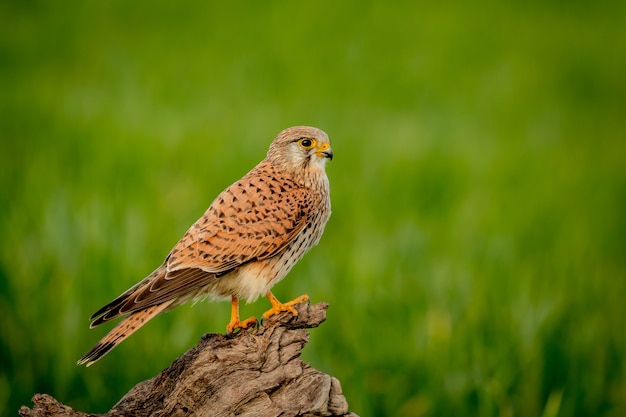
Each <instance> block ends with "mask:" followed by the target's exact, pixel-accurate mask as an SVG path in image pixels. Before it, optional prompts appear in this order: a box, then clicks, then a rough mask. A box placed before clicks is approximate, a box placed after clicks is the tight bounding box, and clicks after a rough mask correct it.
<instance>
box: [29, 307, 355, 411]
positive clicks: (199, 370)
mask: <svg viewBox="0 0 626 417" xmlns="http://www.w3.org/2000/svg"><path fill="white" fill-rule="evenodd" d="M327 308H328V305H327V304H326V303H319V304H316V305H313V306H309V305H300V306H297V309H298V312H299V314H298V316H297V317H293V316H292V315H291V314H290V313H282V314H279V315H277V316H274V317H271V318H270V319H269V320H268V321H267V322H266V323H264V324H263V325H262V326H260V327H259V328H258V329H256V330H255V331H242V332H240V333H238V334H236V335H234V336H229V335H222V334H206V335H204V336H203V337H202V339H201V340H200V342H199V343H198V345H197V346H195V347H194V348H192V349H190V350H189V351H187V352H186V353H185V354H184V355H183V356H181V357H180V358H178V359H176V360H175V361H174V362H173V363H172V364H171V365H170V366H169V367H168V368H167V369H165V370H163V371H162V372H161V373H159V374H158V375H157V376H155V377H154V378H152V379H149V380H146V381H143V382H140V383H139V384H137V385H136V386H135V387H133V388H132V389H131V390H130V391H129V392H128V393H127V394H126V395H125V396H124V397H123V398H122V399H121V400H120V401H119V402H118V403H117V404H115V405H114V406H113V408H112V409H111V410H110V411H109V412H108V413H107V414H98V416H111V417H112V416H235V415H240V416H356V415H355V414H353V413H350V412H349V411H348V403H347V402H346V399H345V397H344V396H343V394H342V392H341V385H340V383H339V381H338V380H337V379H335V378H333V377H332V376H330V375H327V374H324V373H323V372H320V371H318V370H316V369H313V368H311V367H310V365H308V364H306V363H304V362H303V361H302V360H301V358H300V353H301V350H302V348H303V347H304V345H305V344H306V343H307V341H308V339H309V334H308V331H307V330H304V329H307V328H313V327H317V326H319V325H320V323H322V322H323V321H324V320H326V309H327ZM33 403H34V407H33V408H32V409H30V408H28V407H26V406H23V407H22V408H21V409H20V411H19V414H20V415H21V416H23V417H43V416H46V417H52V416H64V417H87V416H95V415H94V414H87V413H83V412H80V411H76V410H74V409H72V408H71V407H68V406H66V405H63V404H61V403H59V402H58V401H57V400H55V399H54V398H52V397H51V396H49V395H46V394H36V395H35V396H34V397H33Z"/></svg>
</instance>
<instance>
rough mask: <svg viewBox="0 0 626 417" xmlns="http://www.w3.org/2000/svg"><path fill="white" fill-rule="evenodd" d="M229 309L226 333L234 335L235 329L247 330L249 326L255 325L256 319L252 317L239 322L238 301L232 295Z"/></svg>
mask: <svg viewBox="0 0 626 417" xmlns="http://www.w3.org/2000/svg"><path fill="white" fill-rule="evenodd" d="M230 308H231V310H230V323H228V325H227V326H226V331H227V332H228V333H234V332H235V330H237V329H247V328H248V327H250V325H256V324H257V319H256V318H254V317H250V318H249V319H246V320H244V321H243V322H241V321H239V299H238V298H237V297H235V296H234V295H233V296H232V297H231V306H230Z"/></svg>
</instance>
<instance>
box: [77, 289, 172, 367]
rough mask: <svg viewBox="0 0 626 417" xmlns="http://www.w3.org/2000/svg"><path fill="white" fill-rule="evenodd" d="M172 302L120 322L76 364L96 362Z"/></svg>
mask: <svg viewBox="0 0 626 417" xmlns="http://www.w3.org/2000/svg"><path fill="white" fill-rule="evenodd" d="M173 302H174V300H168V301H166V302H164V303H162V304H158V305H155V306H151V307H148V308H145V309H143V310H140V311H137V312H135V313H132V314H131V315H130V316H128V317H126V318H125V319H124V320H122V321H121V322H120V323H119V324H118V325H117V326H115V327H114V328H113V329H112V330H111V331H110V332H109V334H107V335H106V336H104V337H103V338H102V340H100V341H99V342H98V343H97V344H96V345H95V346H94V347H93V348H91V350H90V351H89V352H87V353H86V354H85V356H83V357H82V358H80V359H79V360H78V362H77V364H78V365H83V364H85V363H86V364H87V366H90V365H91V364H93V363H95V362H97V361H98V360H99V359H100V358H102V357H103V356H104V355H106V354H107V353H109V351H110V350H111V349H113V348H114V347H115V346H117V345H119V344H120V343H122V341H123V340H124V339H126V338H127V337H128V336H130V335H131V334H133V333H135V332H136V331H137V330H139V328H140V327H141V326H143V325H144V324H146V323H147V322H148V321H149V320H150V319H152V318H153V317H155V316H157V315H158V314H159V313H161V312H162V311H163V310H165V309H166V308H167V307H168V306H169V305H170V304H172V303H173Z"/></svg>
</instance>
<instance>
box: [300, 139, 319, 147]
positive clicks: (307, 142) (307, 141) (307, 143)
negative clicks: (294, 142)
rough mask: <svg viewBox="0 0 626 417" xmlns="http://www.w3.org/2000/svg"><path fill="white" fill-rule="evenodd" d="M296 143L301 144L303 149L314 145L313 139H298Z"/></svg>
mask: <svg viewBox="0 0 626 417" xmlns="http://www.w3.org/2000/svg"><path fill="white" fill-rule="evenodd" d="M298 145H300V146H302V147H303V148H304V149H311V148H312V147H314V146H315V139H307V138H305V139H300V140H299V141H298Z"/></svg>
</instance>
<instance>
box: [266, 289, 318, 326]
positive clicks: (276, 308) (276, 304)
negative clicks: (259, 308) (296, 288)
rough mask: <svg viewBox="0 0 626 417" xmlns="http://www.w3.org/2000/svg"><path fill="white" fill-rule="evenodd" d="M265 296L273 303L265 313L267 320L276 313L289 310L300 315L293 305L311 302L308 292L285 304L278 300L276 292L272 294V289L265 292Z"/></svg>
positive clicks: (295, 314)
mask: <svg viewBox="0 0 626 417" xmlns="http://www.w3.org/2000/svg"><path fill="white" fill-rule="evenodd" d="M265 296H266V297H267V299H268V300H270V303H272V308H270V309H269V310H267V311H266V312H265V313H263V318H264V319H265V320H267V319H269V318H270V317H272V316H273V315H274V314H278V313H282V312H283V311H288V312H290V313H291V314H293V315H294V316H297V315H298V310H296V309H295V308H293V306H294V305H296V304H301V303H308V302H309V296H308V295H306V294H304V295H301V296H300V297H298V298H295V299H293V300H291V301H287V302H286V303H284V304H283V303H281V302H280V301H278V299H277V298H276V297H275V296H274V294H272V292H271V291H268V292H267V293H266V294H265Z"/></svg>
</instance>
